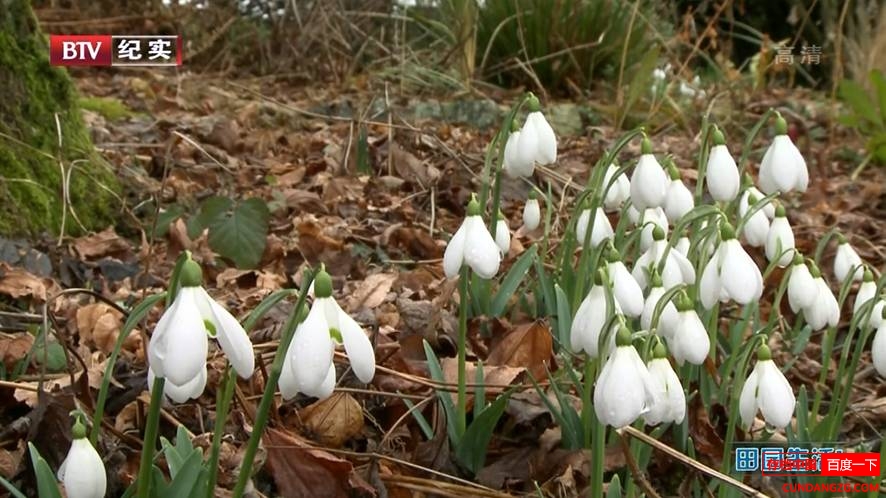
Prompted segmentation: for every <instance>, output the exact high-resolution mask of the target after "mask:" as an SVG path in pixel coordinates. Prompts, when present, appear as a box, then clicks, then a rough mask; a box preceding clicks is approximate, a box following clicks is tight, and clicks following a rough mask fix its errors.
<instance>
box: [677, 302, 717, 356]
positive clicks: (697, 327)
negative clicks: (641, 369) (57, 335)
mask: <svg viewBox="0 0 886 498" xmlns="http://www.w3.org/2000/svg"><path fill="white" fill-rule="evenodd" d="M668 341H669V342H668V345H670V347H671V353H673V354H674V359H675V360H677V364H678V365H680V366H682V365H683V363H684V362H686V361H688V362H689V363H692V364H693V365H701V364H702V363H704V361H705V358H707V357H708V353H709V352H710V349H711V339H710V337H708V331H707V329H706V328H705V326H704V324H703V323H701V318H699V317H698V313H696V312H695V308H694V307H693V305H692V301H690V300H689V297H688V296H687V295H686V293H685V292H681V296H680V301H679V302H678V303H677V323H676V325H675V326H674V328H673V331H672V333H671V337H670V338H669V339H668Z"/></svg>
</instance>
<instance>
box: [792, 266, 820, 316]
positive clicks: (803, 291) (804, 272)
mask: <svg viewBox="0 0 886 498" xmlns="http://www.w3.org/2000/svg"><path fill="white" fill-rule="evenodd" d="M816 296H818V284H816V283H815V279H813V278H812V274H811V273H810V272H809V268H808V267H807V266H806V265H805V264H799V265H793V266H791V274H790V276H789V277H788V303H789V304H790V305H791V310H792V311H793V312H794V313H799V312H800V310H802V309H805V308H808V307H809V306H811V305H812V303H813V302H814V301H815V298H816Z"/></svg>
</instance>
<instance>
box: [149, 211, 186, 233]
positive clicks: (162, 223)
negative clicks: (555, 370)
mask: <svg viewBox="0 0 886 498" xmlns="http://www.w3.org/2000/svg"><path fill="white" fill-rule="evenodd" d="M183 214H185V208H184V206H182V205H181V204H172V205H170V206H169V207H167V208H166V209H164V210H163V211H161V212H160V214H158V215H157V223H156V224H155V225H154V237H166V234H167V233H169V225H170V224H171V223H172V222H173V221H175V220H177V219H179V218H181V216H182V215H183Z"/></svg>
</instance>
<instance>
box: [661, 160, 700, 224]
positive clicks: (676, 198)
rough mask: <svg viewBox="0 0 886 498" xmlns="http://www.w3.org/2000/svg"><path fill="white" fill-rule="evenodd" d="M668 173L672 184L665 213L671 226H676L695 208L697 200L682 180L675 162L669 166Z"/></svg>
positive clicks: (670, 184) (669, 188) (666, 197)
mask: <svg viewBox="0 0 886 498" xmlns="http://www.w3.org/2000/svg"><path fill="white" fill-rule="evenodd" d="M668 171H669V173H670V177H671V182H670V183H669V184H668V192H667V195H666V196H665V205H664V212H665V214H666V215H667V219H668V220H669V221H670V222H671V224H674V225H676V224H677V222H678V221H680V218H682V217H683V215H685V214H686V213H688V212H689V211H692V208H694V207H695V199H694V198H693V197H692V192H690V191H689V189H688V188H686V185H684V184H683V181H682V180H680V171H679V170H677V167H676V166H675V165H674V163H673V162H671V164H669V165H668Z"/></svg>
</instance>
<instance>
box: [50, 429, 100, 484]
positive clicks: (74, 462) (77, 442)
mask: <svg viewBox="0 0 886 498" xmlns="http://www.w3.org/2000/svg"><path fill="white" fill-rule="evenodd" d="M72 435H73V441H71V448H70V449H69V450H68V454H67V456H66V457H65V459H64V461H63V462H62V464H61V466H60V467H59V469H58V473H57V475H56V477H58V480H59V481H61V482H62V484H64V487H65V495H67V497H68V498H104V496H105V492H106V491H107V487H108V477H107V474H106V472H105V464H104V462H103V461H102V457H101V456H99V454H98V452H97V451H95V448H94V447H93V446H92V444H91V443H90V442H89V439H88V438H87V437H86V427H85V426H84V425H83V424H81V423H80V421H79V420H78V421H77V422H76V423H75V424H74V428H73V430H72Z"/></svg>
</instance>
